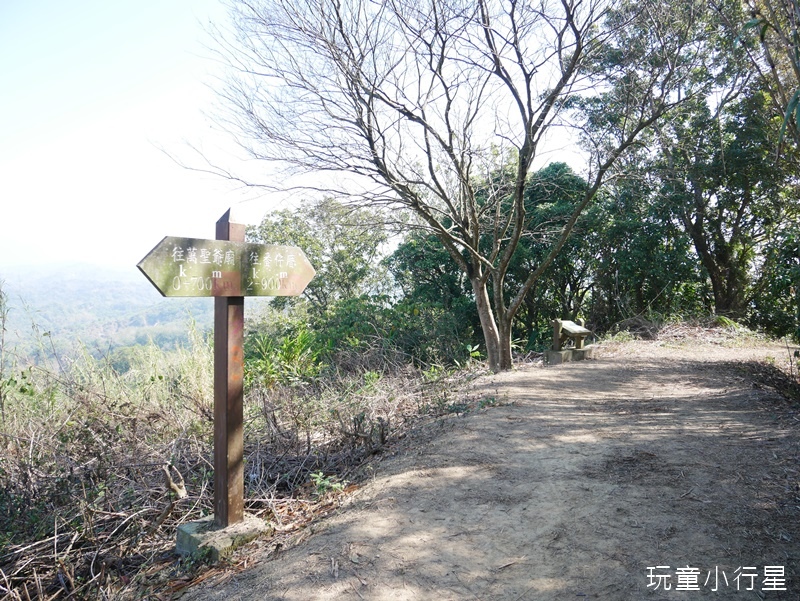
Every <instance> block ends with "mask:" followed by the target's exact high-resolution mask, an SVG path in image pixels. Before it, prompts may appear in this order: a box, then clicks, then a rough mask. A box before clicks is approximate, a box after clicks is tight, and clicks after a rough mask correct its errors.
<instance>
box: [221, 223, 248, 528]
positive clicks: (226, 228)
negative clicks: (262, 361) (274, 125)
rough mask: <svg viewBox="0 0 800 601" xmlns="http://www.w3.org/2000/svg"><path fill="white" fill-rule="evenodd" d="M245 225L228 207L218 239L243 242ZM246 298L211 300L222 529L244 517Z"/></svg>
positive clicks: (235, 297) (234, 297)
mask: <svg viewBox="0 0 800 601" xmlns="http://www.w3.org/2000/svg"><path fill="white" fill-rule="evenodd" d="M244 236H245V226H244V224H241V223H233V222H231V220H230V210H228V211H227V212H226V213H225V214H224V215H223V216H222V217H221V218H220V220H219V221H217V236H216V239H217V240H230V241H235V242H244ZM243 397H244V297H243V296H222V297H220V296H218V297H216V298H215V299H214V521H215V522H216V523H217V526H219V527H221V528H226V527H228V526H229V525H231V524H236V523H238V522H241V521H242V519H243V517H244V464H243V461H244V456H243V455H244V444H243V432H242V422H243V409H242V405H243Z"/></svg>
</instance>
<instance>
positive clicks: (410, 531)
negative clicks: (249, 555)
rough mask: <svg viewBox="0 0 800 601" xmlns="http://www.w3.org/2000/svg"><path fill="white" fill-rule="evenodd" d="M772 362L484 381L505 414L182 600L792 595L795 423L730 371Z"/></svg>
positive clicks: (685, 356) (403, 457) (797, 583)
mask: <svg viewBox="0 0 800 601" xmlns="http://www.w3.org/2000/svg"><path fill="white" fill-rule="evenodd" d="M770 355H771V356H772V357H775V358H777V359H779V360H780V358H781V356H782V355H786V351H785V349H783V350H782V349H781V348H780V347H772V348H767V347H758V348H755V347H751V348H721V347H719V346H703V347H700V348H696V347H693V345H692V344H687V345H673V346H669V345H665V344H659V343H635V344H627V345H625V346H624V347H610V348H605V349H604V350H603V352H601V353H600V355H599V358H598V359H597V360H593V361H586V362H580V363H573V364H567V365H564V366H558V367H547V368H541V367H529V368H523V369H519V370H516V371H514V372H511V373H507V374H503V375H500V376H496V377H491V378H484V379H482V380H480V381H479V382H478V384H477V388H476V392H475V394H478V395H480V397H481V398H484V399H489V400H493V401H494V402H495V405H494V406H492V407H489V408H487V409H485V410H479V411H474V412H470V413H468V414H466V415H465V416H451V417H448V418H446V419H443V420H441V421H439V422H437V425H436V427H435V430H436V431H435V432H429V433H428V435H427V436H425V437H423V438H424V441H422V442H420V441H419V440H417V444H416V445H415V446H410V445H409V448H407V449H406V450H404V451H402V452H399V453H397V454H396V455H395V456H393V457H387V458H385V459H384V460H383V461H381V462H380V463H379V464H378V465H377V468H376V471H375V476H374V478H373V479H372V480H371V481H370V482H368V483H366V484H365V485H364V486H363V487H361V488H360V489H359V490H358V491H357V492H356V493H354V494H353V496H352V498H351V499H349V500H348V501H347V503H346V504H345V506H344V507H343V508H342V509H341V510H340V511H338V512H337V513H336V515H334V516H332V517H330V518H328V519H327V520H325V521H323V522H322V523H319V524H317V525H316V526H315V527H314V532H313V533H308V535H307V536H306V540H304V541H303V542H302V544H299V545H297V546H295V547H293V548H291V549H289V550H286V551H283V552H279V553H273V554H272V557H273V558H271V559H270V560H264V561H262V562H261V563H260V564H259V565H258V566H257V567H255V568H253V569H250V570H247V571H244V572H242V573H240V574H237V575H235V576H234V577H232V578H231V579H229V580H228V581H227V582H225V583H224V584H220V585H217V586H208V585H205V586H203V585H199V586H197V587H194V588H192V589H190V590H189V591H188V592H187V593H186V594H185V595H184V596H183V597H182V599H183V600H184V601H188V600H189V599H225V600H228V599H260V600H261V599H263V600H273V599H274V600H278V599H286V600H297V601H309V600H327V599H337V600H340V599H343V600H364V599H366V600H376V601H377V600H381V601H383V600H386V601H404V600H412V599H418V600H431V601H433V600H435V601H443V600H448V599H452V600H462V599H463V600H467V599H474V600H483V601H488V600H493V601H523V600H551V599H552V600H555V599H559V600H561V599H564V600H577V601H581V600H582V599H609V600H614V601H621V600H627V599H637V600H638V599H654V600H661V599H687V600H691V599H708V598H714V599H743V600H754V599H758V598H764V599H792V600H795V601H796V600H798V599H800V578H798V558H800V524H799V522H800V507H798V506H800V490H798V482H800V474H798V469H800V464H799V463H798V458H800V433H799V428H798V427H799V426H800V421H799V420H800V417H798V413H797V407H796V406H794V407H793V406H792V405H791V404H790V403H788V402H787V401H786V400H785V399H783V398H782V397H780V396H779V395H777V394H776V393H775V392H774V391H771V390H769V389H768V388H763V387H755V386H754V384H753V382H752V381H751V379H750V377H749V376H748V375H747V373H746V372H745V371H743V370H742V369H740V367H739V366H738V365H737V364H736V362H741V361H750V360H753V359H756V358H758V359H762V360H763V359H764V358H765V356H770ZM484 404H487V403H484ZM657 566H669V568H658V569H655V570H651V573H652V577H648V568H655V567H657ZM679 568H680V571H679ZM738 568H755V570H742V569H739V570H737V569H738ZM765 568H767V569H766V570H765ZM778 568H782V571H783V574H782V576H781V574H780V573H779V570H778ZM752 573H756V574H757V576H754V577H752V578H751V577H750V576H748V575H747V574H752ZM656 574H659V575H664V578H663V579H662V578H660V577H658V576H656ZM765 577H766V578H765ZM655 583H658V584H659V586H658V587H657V588H656V587H655V586H653V585H654V584H655ZM649 585H650V586H649ZM695 585H696V586H697V589H698V590H677V589H679V588H689V587H690V588H694V586H695ZM666 586H671V588H670V589H666ZM751 587H752V589H753V590H750V591H748V590H746V589H748V588H751ZM774 588H786V589H787V590H786V591H776V590H769V589H774ZM714 589H716V591H715V590H714Z"/></svg>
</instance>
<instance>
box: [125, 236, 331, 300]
mask: <svg viewBox="0 0 800 601" xmlns="http://www.w3.org/2000/svg"><path fill="white" fill-rule="evenodd" d="M137 267H138V268H139V270H140V271H141V272H142V273H143V274H144V275H145V277H146V278H147V279H148V280H150V282H151V283H152V284H153V285H154V286H155V287H156V289H158V291H159V292H160V293H161V294H162V295H163V296H296V295H298V294H300V293H301V292H303V290H304V289H305V287H306V286H307V285H308V283H309V282H310V281H311V279H312V278H313V277H314V274H315V272H314V268H313V267H312V266H311V263H309V262H308V259H307V258H306V255H305V253H303V251H302V250H300V249H299V248H296V247H294V246H267V245H264V244H249V243H246V242H236V241H230V240H202V239H198V238H175V237H172V236H167V237H166V238H164V239H163V240H162V241H161V242H159V243H158V244H157V245H156V247H155V248H154V249H153V250H151V251H150V252H149V253H148V254H147V256H146V257H145V258H144V259H142V260H141V261H140V262H139V264H138V265H137Z"/></svg>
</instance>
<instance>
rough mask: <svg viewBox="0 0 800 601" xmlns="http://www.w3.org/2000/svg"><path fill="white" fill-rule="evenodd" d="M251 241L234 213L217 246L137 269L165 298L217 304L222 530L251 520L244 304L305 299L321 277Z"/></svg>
mask: <svg viewBox="0 0 800 601" xmlns="http://www.w3.org/2000/svg"><path fill="white" fill-rule="evenodd" d="M244 239H245V225H244V224H243V223H234V222H232V221H231V212H230V210H228V211H227V212H226V213H225V214H224V215H223V216H222V217H221V218H220V219H219V221H217V237H216V240H204V239H197V238H176V237H173V236H167V237H165V238H164V239H163V240H161V242H159V243H158V244H157V245H156V246H155V247H154V248H153V250H151V251H150V252H149V253H148V254H147V255H146V256H145V257H144V259H142V260H141V261H139V263H138V265H137V267H138V268H139V270H140V271H141V272H142V274H144V276H145V277H146V278H147V279H148V280H150V283H151V284H153V286H155V287H156V289H157V290H158V291H159V292H160V293H161V294H162V295H163V296H182V297H199V296H213V297H214V521H215V522H216V525H217V526H219V527H221V528H227V527H228V526H231V525H234V524H238V523H240V522H242V521H243V520H244V463H243V461H244V442H243V440H244V436H243V432H242V422H243V419H242V418H243V397H244V297H245V296H297V295H299V294H301V293H302V292H303V290H304V289H305V287H306V286H307V285H308V283H309V282H310V281H311V279H312V278H313V277H314V274H315V272H314V267H313V266H312V265H311V263H309V262H308V257H306V255H305V253H304V252H303V251H302V249H299V248H297V247H294V246H280V245H266V244H256V243H247V242H245V241H244ZM187 536H188V537H189V538H191V537H192V536H193V535H190V534H187ZM187 548H188V547H187Z"/></svg>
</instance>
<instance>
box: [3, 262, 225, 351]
mask: <svg viewBox="0 0 800 601" xmlns="http://www.w3.org/2000/svg"><path fill="white" fill-rule="evenodd" d="M0 282H3V283H2V287H3V290H4V291H5V293H6V294H7V295H8V305H9V314H8V323H7V324H6V342H7V344H10V345H11V346H15V347H16V348H17V351H18V353H19V354H20V355H24V356H27V357H30V358H36V357H39V356H41V354H42V352H46V353H48V354H50V353H51V352H52V350H53V348H55V350H56V351H57V352H58V353H64V352H67V351H69V350H70V349H72V348H74V347H75V346H76V345H77V343H79V342H82V343H83V344H84V345H86V346H87V347H88V348H89V349H90V351H91V352H92V353H93V354H95V355H103V354H107V353H110V352H112V351H113V350H115V349H117V348H119V347H125V346H133V345H137V344H146V343H147V342H149V341H150V340H153V341H154V342H155V343H156V344H157V345H159V346H161V347H162V348H170V347H174V346H176V345H179V344H181V343H183V342H185V341H186V340H187V333H188V327H187V326H188V324H189V322H190V321H191V320H194V321H195V322H196V323H197V327H198V329H200V330H201V331H204V330H210V329H211V327H212V319H213V307H214V303H213V300H212V299H210V298H198V299H186V298H170V299H165V298H163V297H162V296H161V295H160V294H159V293H158V292H157V291H156V290H155V288H153V286H152V285H151V284H150V283H149V282H148V281H147V280H146V279H145V278H144V276H143V275H142V274H141V273H139V271H138V269H136V267H133V266H132V267H131V268H129V269H115V268H111V267H95V266H90V265H82V264H71V265H53V266H47V267H25V268H18V267H11V268H9V267H0Z"/></svg>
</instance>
